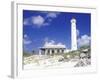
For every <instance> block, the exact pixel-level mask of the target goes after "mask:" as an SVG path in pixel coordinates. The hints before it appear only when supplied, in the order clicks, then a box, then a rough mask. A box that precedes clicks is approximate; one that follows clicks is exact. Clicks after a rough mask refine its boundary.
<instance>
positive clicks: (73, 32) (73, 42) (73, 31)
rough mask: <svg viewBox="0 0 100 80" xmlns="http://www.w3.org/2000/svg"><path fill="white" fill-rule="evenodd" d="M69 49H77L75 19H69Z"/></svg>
mask: <svg viewBox="0 0 100 80" xmlns="http://www.w3.org/2000/svg"><path fill="white" fill-rule="evenodd" d="M71 50H77V33H76V19H75V18H72V19H71Z"/></svg>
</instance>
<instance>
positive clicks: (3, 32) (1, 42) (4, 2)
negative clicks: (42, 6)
mask: <svg viewBox="0 0 100 80" xmlns="http://www.w3.org/2000/svg"><path fill="white" fill-rule="evenodd" d="M32 1H33V0H32ZM34 1H38V2H39V3H45V2H48V3H52V4H62V3H63V1H64V0H58V1H57V2H55V0H34ZM67 1H68V2H71V1H72V3H73V4H74V3H76V4H74V5H77V4H79V5H80V6H81V5H89V6H91V5H94V6H97V7H98V10H97V20H98V29H97V33H96V34H97V36H98V38H97V39H96V43H98V44H97V46H95V47H97V50H98V53H97V57H98V72H97V73H90V74H72V75H64V76H53V77H50V76H46V77H43V78H39V77H37V78H30V79H25V80H100V51H99V50H100V49H99V48H100V35H99V34H100V31H99V30H100V2H99V0H66V3H64V4H67ZM10 6H11V0H0V80H12V79H11V78H10V77H9V76H10V67H11V66H10V65H11V62H10V60H11V7H10ZM18 80H24V79H18Z"/></svg>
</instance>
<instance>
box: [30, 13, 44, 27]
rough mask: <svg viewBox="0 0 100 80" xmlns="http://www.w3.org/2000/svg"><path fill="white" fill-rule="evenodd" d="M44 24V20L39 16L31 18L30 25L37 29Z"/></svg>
mask: <svg viewBox="0 0 100 80" xmlns="http://www.w3.org/2000/svg"><path fill="white" fill-rule="evenodd" d="M44 22H45V19H44V18H43V17H42V16H40V15H38V16H34V17H32V23H33V24H34V25H37V26H38V27H40V26H42V25H43V24H44Z"/></svg>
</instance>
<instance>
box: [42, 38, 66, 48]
mask: <svg viewBox="0 0 100 80" xmlns="http://www.w3.org/2000/svg"><path fill="white" fill-rule="evenodd" d="M43 47H63V48H66V45H64V44H62V43H61V42H59V43H56V42H55V41H54V40H50V41H45V43H44V46H43Z"/></svg>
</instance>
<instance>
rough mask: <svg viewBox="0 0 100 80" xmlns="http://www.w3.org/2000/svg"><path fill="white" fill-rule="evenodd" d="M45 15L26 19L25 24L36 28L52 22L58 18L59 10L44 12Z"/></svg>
mask: <svg viewBox="0 0 100 80" xmlns="http://www.w3.org/2000/svg"><path fill="white" fill-rule="evenodd" d="M42 14H44V15H45V16H41V15H37V16H32V17H29V18H26V19H24V22H23V24H24V25H31V26H33V27H34V28H40V27H43V26H48V25H50V24H51V22H52V20H53V19H54V18H56V17H57V16H58V15H59V14H60V13H59V12H42Z"/></svg>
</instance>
